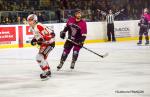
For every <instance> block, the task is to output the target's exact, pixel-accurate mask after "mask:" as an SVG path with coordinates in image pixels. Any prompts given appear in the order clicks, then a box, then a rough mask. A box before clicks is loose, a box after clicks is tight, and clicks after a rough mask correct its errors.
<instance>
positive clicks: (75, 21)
mask: <svg viewBox="0 0 150 97" xmlns="http://www.w3.org/2000/svg"><path fill="white" fill-rule="evenodd" d="M67 31H68V39H70V40H72V41H74V42H76V43H78V44H80V45H75V44H73V43H72V42H70V41H69V40H66V42H65V44H64V51H63V53H62V56H61V59H60V64H59V65H58V66H57V69H58V70H59V69H61V68H62V66H63V64H64V62H65V60H66V58H67V56H68V55H69V53H70V51H71V49H72V48H73V55H72V62H71V66H70V68H71V69H74V66H75V62H76V61H77V58H78V55H79V51H80V49H81V48H82V46H83V43H84V41H85V39H86V34H87V26H86V22H85V21H84V20H83V19H81V10H80V9H76V10H75V17H71V18H69V19H68V21H67V24H66V27H65V28H64V30H63V31H61V32H60V37H61V38H62V39H64V38H65V36H66V32H67Z"/></svg>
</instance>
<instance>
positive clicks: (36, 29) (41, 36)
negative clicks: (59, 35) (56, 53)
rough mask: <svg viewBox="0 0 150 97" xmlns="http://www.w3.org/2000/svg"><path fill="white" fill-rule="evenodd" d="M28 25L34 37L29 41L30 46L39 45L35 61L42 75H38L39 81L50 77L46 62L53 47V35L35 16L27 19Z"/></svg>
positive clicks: (32, 15) (31, 15)
mask: <svg viewBox="0 0 150 97" xmlns="http://www.w3.org/2000/svg"><path fill="white" fill-rule="evenodd" d="M27 21H28V23H29V25H30V31H31V32H32V33H33V35H34V37H33V39H32V40H31V45H33V46H34V45H36V44H37V45H39V46H40V48H39V52H38V54H37V56H36V61H37V63H38V64H39V66H40V68H41V69H42V71H43V73H42V74H40V77H41V79H46V78H48V77H50V76H51V70H50V67H49V64H48V62H47V61H46V59H47V57H48V54H49V52H50V51H51V50H52V49H53V48H54V47H55V40H54V37H55V34H54V31H53V30H52V29H50V28H48V27H47V26H45V25H43V24H41V23H39V22H38V19H37V16H36V15H35V14H30V15H29V16H28V17H27Z"/></svg>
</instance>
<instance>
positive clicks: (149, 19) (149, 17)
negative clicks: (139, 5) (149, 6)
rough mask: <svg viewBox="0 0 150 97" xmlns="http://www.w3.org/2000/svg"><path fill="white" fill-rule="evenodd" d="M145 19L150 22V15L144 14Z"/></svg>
mask: <svg viewBox="0 0 150 97" xmlns="http://www.w3.org/2000/svg"><path fill="white" fill-rule="evenodd" d="M144 17H145V18H146V19H147V20H148V21H149V22H150V14H148V13H145V14H144Z"/></svg>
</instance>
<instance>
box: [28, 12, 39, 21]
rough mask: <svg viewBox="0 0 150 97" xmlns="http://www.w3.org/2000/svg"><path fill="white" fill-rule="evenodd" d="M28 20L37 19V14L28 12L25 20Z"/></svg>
mask: <svg viewBox="0 0 150 97" xmlns="http://www.w3.org/2000/svg"><path fill="white" fill-rule="evenodd" d="M29 20H33V21H36V22H37V21H38V18H37V15H35V14H30V15H29V16H28V17H27V21H29Z"/></svg>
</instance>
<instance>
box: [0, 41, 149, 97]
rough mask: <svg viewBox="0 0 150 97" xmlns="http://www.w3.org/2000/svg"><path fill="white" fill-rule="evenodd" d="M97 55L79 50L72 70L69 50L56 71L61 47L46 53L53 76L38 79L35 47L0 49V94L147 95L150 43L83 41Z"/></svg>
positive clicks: (69, 96) (31, 96)
mask: <svg viewBox="0 0 150 97" xmlns="http://www.w3.org/2000/svg"><path fill="white" fill-rule="evenodd" d="M85 46H86V47H88V48H90V49H92V50H94V51H96V52H98V53H99V54H104V53H105V52H108V53H109V56H107V57H106V58H104V59H103V58H100V57H98V56H96V55H94V54H92V53H91V52H88V51H86V50H84V49H82V50H81V52H80V56H79V59H78V61H77V63H76V67H75V70H73V71H71V70H70V68H69V67H70V62H71V57H72V56H71V54H70V56H69V57H68V59H67V61H66V62H65V64H64V66H63V68H62V70H61V71H57V70H56V67H57V65H58V64H59V59H60V57H61V54H62V51H63V47H62V46H56V47H55V49H54V50H53V51H52V52H51V53H50V54H49V57H48V62H49V64H50V65H51V70H52V77H51V78H50V79H49V80H47V81H41V80H40V78H39V74H40V73H41V70H40V68H39V66H38V65H37V63H36V61H35V56H36V54H37V52H38V49H37V48H21V49H0V97H150V46H137V45H136V41H131V42H116V43H97V44H86V45H85Z"/></svg>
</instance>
